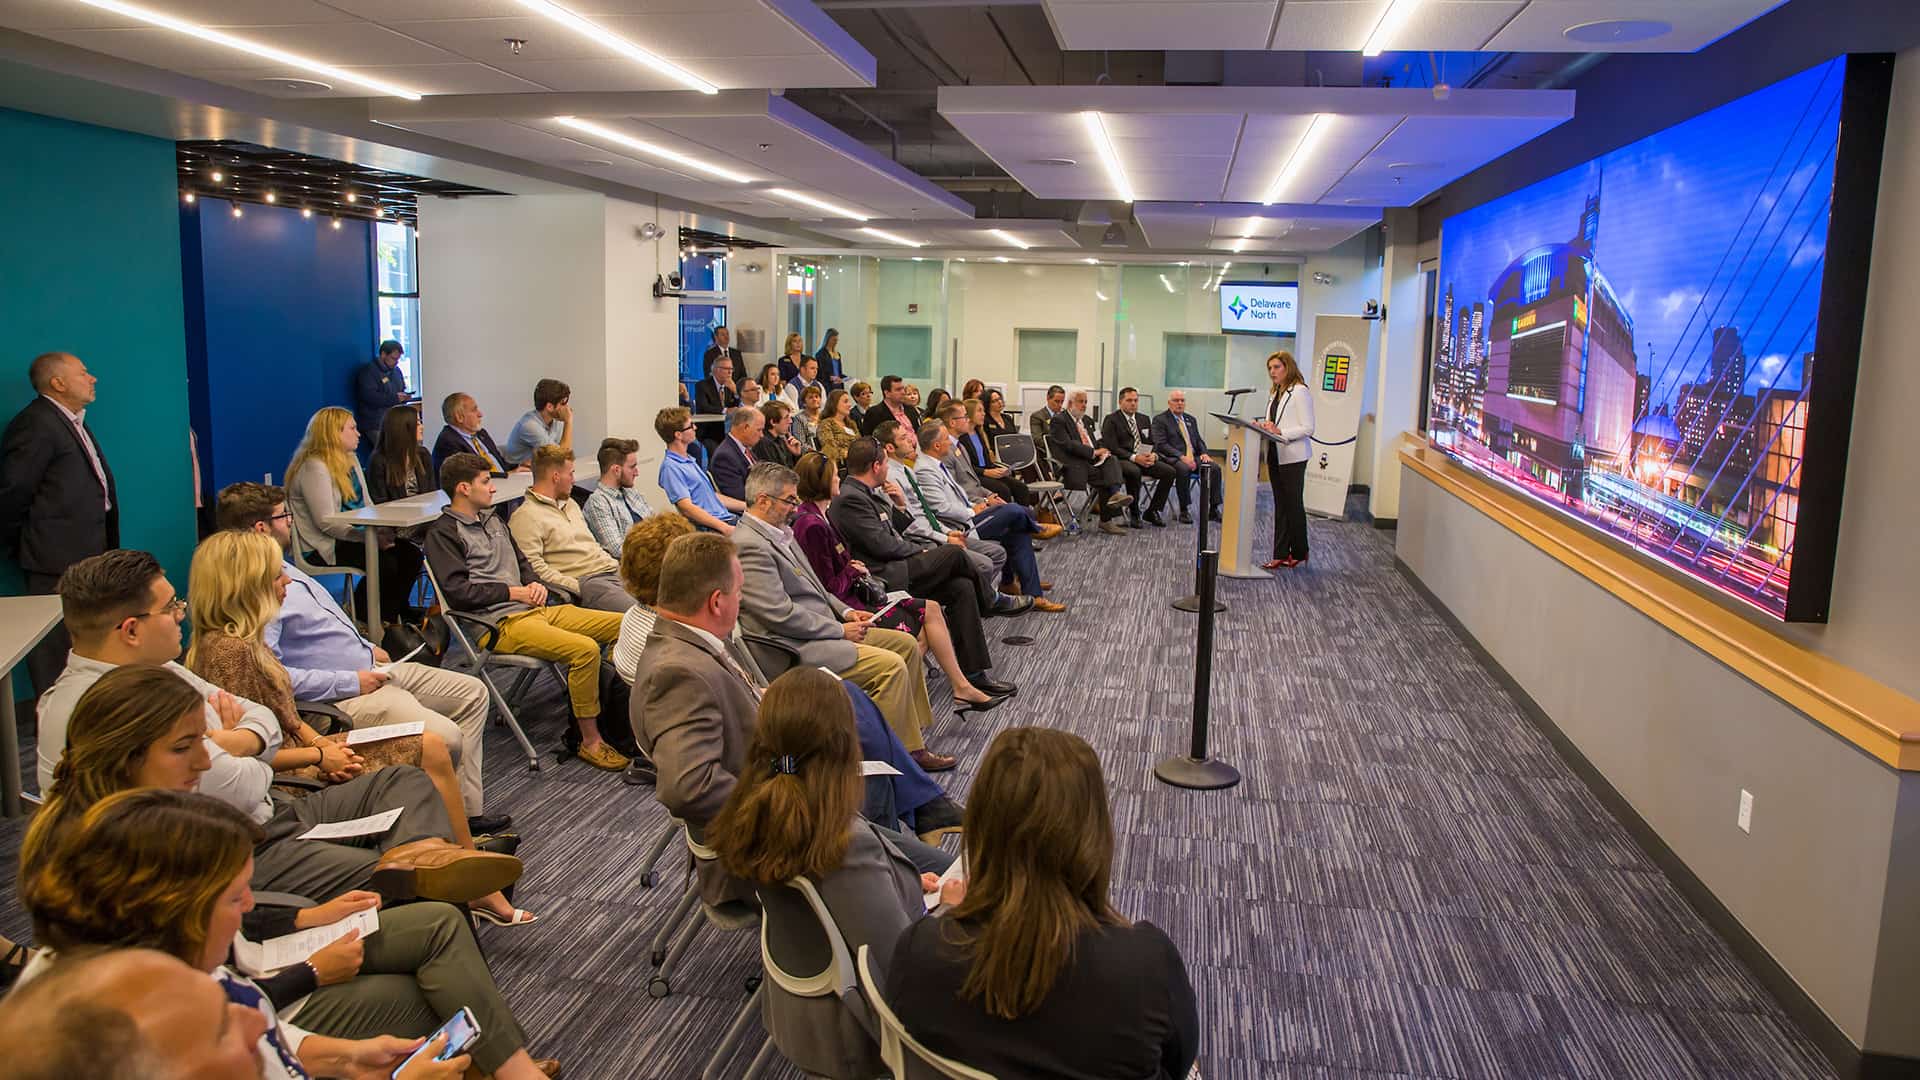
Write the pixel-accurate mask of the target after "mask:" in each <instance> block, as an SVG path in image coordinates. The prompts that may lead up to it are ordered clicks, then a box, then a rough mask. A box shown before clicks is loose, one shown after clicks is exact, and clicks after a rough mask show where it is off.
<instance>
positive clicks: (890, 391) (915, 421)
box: [860, 375, 920, 438]
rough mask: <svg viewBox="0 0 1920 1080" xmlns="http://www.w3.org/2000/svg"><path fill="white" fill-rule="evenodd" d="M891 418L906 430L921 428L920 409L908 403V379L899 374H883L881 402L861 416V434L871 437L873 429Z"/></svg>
mask: <svg viewBox="0 0 1920 1080" xmlns="http://www.w3.org/2000/svg"><path fill="white" fill-rule="evenodd" d="M889 420H891V421H893V422H894V423H896V424H899V425H900V427H901V429H902V430H905V431H919V430H920V410H919V409H916V408H914V407H913V406H911V405H909V404H907V380H905V379H903V378H901V377H900V376H898V375H883V376H881V378H880V403H879V404H878V405H876V406H874V407H873V408H871V409H868V410H867V412H866V415H864V416H862V417H861V418H860V434H862V435H865V436H868V437H869V438H871V437H872V435H873V430H874V429H875V428H877V427H879V426H880V425H881V424H884V423H886V422H887V421H889Z"/></svg>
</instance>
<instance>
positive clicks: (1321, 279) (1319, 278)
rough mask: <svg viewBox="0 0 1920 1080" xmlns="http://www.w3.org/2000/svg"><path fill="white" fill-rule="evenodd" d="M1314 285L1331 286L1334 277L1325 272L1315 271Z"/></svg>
mask: <svg viewBox="0 0 1920 1080" xmlns="http://www.w3.org/2000/svg"><path fill="white" fill-rule="evenodd" d="M1313 283H1314V284H1315V285H1331V284H1333V275H1332V274H1329V273H1327V272H1326V271H1325V270H1315V271H1314V272H1313Z"/></svg>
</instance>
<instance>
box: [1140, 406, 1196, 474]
mask: <svg viewBox="0 0 1920 1080" xmlns="http://www.w3.org/2000/svg"><path fill="white" fill-rule="evenodd" d="M1180 420H1184V421H1186V425H1187V437H1188V438H1190V439H1192V440H1193V454H1194V462H1195V463H1196V464H1198V463H1199V460H1200V458H1202V457H1204V456H1206V453H1207V440H1205V439H1203V438H1201V437H1200V421H1199V420H1198V419H1197V418H1195V416H1194V415H1193V414H1192V413H1183V414H1181V415H1180V416H1179V417H1178V418H1176V417H1175V416H1174V415H1173V410H1171V409H1167V410H1163V411H1162V412H1161V413H1160V415H1159V416H1156V417H1154V418H1153V452H1154V453H1156V454H1159V455H1160V456H1161V457H1163V458H1165V459H1167V460H1168V461H1172V462H1178V461H1179V460H1180V458H1181V456H1182V455H1184V454H1185V453H1186V452H1187V450H1186V447H1185V446H1183V445H1181V442H1180V429H1179V428H1178V427H1177V426H1175V425H1176V424H1177V423H1178V422H1179V421H1180Z"/></svg>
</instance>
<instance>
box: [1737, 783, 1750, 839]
mask: <svg viewBox="0 0 1920 1080" xmlns="http://www.w3.org/2000/svg"><path fill="white" fill-rule="evenodd" d="M1736 824H1738V825H1739V826H1740V831H1741V832H1743V833H1750V832H1752V831H1753V792H1751V791H1748V790H1746V789H1745V788H1742V789H1740V817H1739V819H1738V821H1737V822H1736Z"/></svg>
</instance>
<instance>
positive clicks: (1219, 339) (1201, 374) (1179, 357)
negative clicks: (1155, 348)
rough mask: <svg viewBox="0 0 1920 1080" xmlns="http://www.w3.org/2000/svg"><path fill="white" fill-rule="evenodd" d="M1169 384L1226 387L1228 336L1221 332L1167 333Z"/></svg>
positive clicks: (1167, 376)
mask: <svg viewBox="0 0 1920 1080" xmlns="http://www.w3.org/2000/svg"><path fill="white" fill-rule="evenodd" d="M1165 347H1166V357H1167V364H1166V368H1167V370H1166V378H1165V379H1163V380H1162V382H1163V383H1164V384H1165V385H1166V386H1168V387H1175V386H1178V387H1182V388H1185V389H1202V390H1225V389H1226V388H1227V339H1226V337H1225V335H1222V334H1181V333H1175V332H1173V331H1168V332H1167V333H1166V334H1165Z"/></svg>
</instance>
